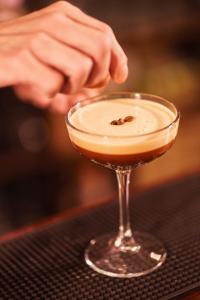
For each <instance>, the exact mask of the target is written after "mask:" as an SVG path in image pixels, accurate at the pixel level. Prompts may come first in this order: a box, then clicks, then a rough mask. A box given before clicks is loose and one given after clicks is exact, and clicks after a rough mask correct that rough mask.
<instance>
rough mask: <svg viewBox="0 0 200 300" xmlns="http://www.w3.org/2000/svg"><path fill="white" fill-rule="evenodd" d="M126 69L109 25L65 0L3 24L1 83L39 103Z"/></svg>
mask: <svg viewBox="0 0 200 300" xmlns="http://www.w3.org/2000/svg"><path fill="white" fill-rule="evenodd" d="M127 75H128V68H127V57H126V55H125V54H124V52H123V50H122V48H121V47H120V45H119V43H118V42H117V40H116V38H115V36H114V34H113V32H112V30H111V28H110V27H109V26H108V25H106V24H105V23H102V22H100V21H98V20H96V19H94V18H92V17H90V16H88V15H86V14H85V13H83V12H82V11H81V10H79V9H78V8H77V7H75V6H73V5H71V4H69V3H67V2H65V1H58V2H56V3H54V4H52V5H50V6H48V7H46V8H44V9H42V10H39V11H36V12H34V13H31V14H29V15H26V16H24V17H21V18H18V19H15V20H12V21H9V22H4V23H2V24H1V25H0V87H4V86H11V85H12V86H14V88H15V90H16V92H17V93H18V95H20V96H21V98H22V99H26V100H29V101H31V102H32V103H33V104H35V105H37V106H40V107H49V106H52V105H53V103H55V101H56V98H59V97H60V94H61V93H64V94H66V95H67V96H65V99H68V98H69V97H71V96H69V95H76V94H77V93H80V92H82V90H84V91H85V88H90V89H93V88H97V87H102V86H105V85H106V84H107V83H108V81H109V80H110V78H112V79H113V80H114V81H115V82H117V83H122V82H124V81H125V80H126V78H127ZM57 94H59V95H57ZM62 97H63V95H62ZM62 99H64V98H62Z"/></svg>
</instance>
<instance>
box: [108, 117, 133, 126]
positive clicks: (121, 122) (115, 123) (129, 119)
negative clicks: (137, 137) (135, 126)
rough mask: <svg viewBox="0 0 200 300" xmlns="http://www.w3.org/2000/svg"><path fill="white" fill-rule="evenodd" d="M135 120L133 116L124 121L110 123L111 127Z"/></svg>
mask: <svg viewBox="0 0 200 300" xmlns="http://www.w3.org/2000/svg"><path fill="white" fill-rule="evenodd" d="M134 119H135V118H134V117H133V116H126V117H125V118H124V119H122V118H119V119H118V120H113V121H112V122H110V124H111V125H122V124H124V123H126V122H132V121H133V120H134Z"/></svg>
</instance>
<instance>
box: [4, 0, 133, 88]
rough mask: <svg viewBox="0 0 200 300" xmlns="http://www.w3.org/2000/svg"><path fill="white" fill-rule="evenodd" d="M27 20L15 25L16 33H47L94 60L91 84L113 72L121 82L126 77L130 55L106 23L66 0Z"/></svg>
mask: <svg viewBox="0 0 200 300" xmlns="http://www.w3.org/2000/svg"><path fill="white" fill-rule="evenodd" d="M23 20H24V24H26V25H27V26H24V24H23V22H20V23H19V24H18V26H16V27H13V28H12V31H13V32H17V31H19V32H27V33H28V32H30V31H31V32H35V33H38V32H43V33H44V32H46V33H48V34H49V35H50V36H52V37H53V38H54V39H57V40H59V41H60V42H62V43H64V44H65V45H68V46H71V47H73V48H75V49H76V50H77V51H79V52H81V53H84V54H86V55H87V56H89V57H90V58H92V59H93V61H94V64H93V69H92V72H91V77H90V80H89V81H88V85H87V86H89V87H93V86H96V85H98V83H99V82H101V81H103V80H104V79H105V78H106V77H107V76H108V74H109V72H110V76H111V77H112V79H114V80H115V81H116V82H118V83H122V82H123V81H124V80H125V79H126V77H127V75H128V68H127V57H126V55H125V54H124V51H123V50H122V48H121V46H120V45H119V43H118V42H117V40H116V38H115V35H114V34H113V31H112V29H111V28H110V27H109V26H108V25H106V24H105V23H103V22H100V21H98V20H96V19H94V18H92V17H90V16H88V15H86V14H84V13H83V12H82V11H81V10H79V9H78V8H76V7H75V6H73V5H71V4H69V3H67V2H65V1H58V2H56V3H55V4H53V5H51V6H49V7H47V8H45V9H43V10H41V11H38V12H36V13H34V14H31V15H29V16H27V17H24V19H23ZM23 20H22V21H23ZM9 30H10V29H9Z"/></svg>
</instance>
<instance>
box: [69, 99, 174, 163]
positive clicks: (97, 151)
mask: <svg viewBox="0 0 200 300" xmlns="http://www.w3.org/2000/svg"><path fill="white" fill-rule="evenodd" d="M175 119H176V115H175V113H174V112H172V111H171V110H170V109H169V108H167V107H166V106H165V105H163V104H161V103H158V102H154V101H150V100H145V99H138V100H137V99H134V100H133V99H130V98H127V99H126V98H122V99H113V100H112V99H111V100H102V101H97V102H91V103H90V104H88V105H84V106H83V107H80V108H78V109H77V110H76V111H75V112H74V113H73V114H72V115H71V117H70V123H71V125H72V126H73V127H74V128H73V127H69V128H68V129H69V135H70V139H71V141H72V143H73V145H74V146H75V148H76V149H77V150H78V151H79V152H80V153H82V154H83V155H85V156H86V157H88V158H90V159H92V160H94V161H96V162H99V163H102V164H104V165H111V166H136V165H138V164H142V163H145V162H148V161H151V160H152V159H154V158H156V157H158V156H160V155H162V154H164V153H165V152H166V151H167V150H168V149H169V148H170V147H171V145H172V144H173V141H174V139H175V137H176V134H177V126H175V125H174V127H173V121H174V120H175ZM170 124H172V125H171V126H172V127H173V128H170V130H169V128H167V127H168V126H169V125H170ZM165 127H166V131H167V130H168V133H166V132H165V130H164V131H163V129H164V128H165Z"/></svg>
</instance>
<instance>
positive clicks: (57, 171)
mask: <svg viewBox="0 0 200 300" xmlns="http://www.w3.org/2000/svg"><path fill="white" fill-rule="evenodd" d="M51 2H53V1H45V0H43V1H39V0H32V1H31V0H27V1H23V0H0V21H3V20H8V19H12V18H16V17H17V16H20V15H23V14H26V13H28V12H30V11H33V10H35V9H39V8H41V7H44V6H45V5H47V4H49V3H51ZM70 2H71V3H72V4H75V5H77V6H79V7H80V8H81V9H83V10H84V11H85V12H86V13H88V14H91V15H92V16H94V17H97V18H99V19H101V20H102V21H104V22H107V23H108V24H109V25H111V26H112V28H113V30H114V32H115V34H116V36H117V38H118V39H119V41H120V43H121V45H122V46H123V48H124V49H125V51H126V53H127V55H128V58H129V69H130V75H129V78H128V80H127V82H126V83H125V84H124V85H121V86H117V85H115V84H113V83H111V84H110V85H109V87H108V88H107V91H117V90H119V91H120V90H127V91H137V92H145V93H151V94H157V95H159V96H161V97H164V98H167V99H169V100H171V101H173V102H174V103H175V104H176V105H177V106H178V108H179V109H180V111H181V124H180V129H179V134H178V138H177V141H176V143H175V145H174V146H173V148H172V149H171V150H170V151H169V152H168V153H167V154H165V155H164V156H163V157H161V158H159V159H158V160H156V161H154V162H152V163H150V164H147V165H145V166H143V167H142V168H140V169H138V170H136V171H135V173H134V175H133V177H134V180H133V182H132V185H131V191H133V190H134V188H135V189H144V188H146V187H147V186H148V187H149V186H152V185H155V184H158V183H161V182H165V181H166V180H169V179H171V178H175V177H178V176H180V175H183V174H187V172H191V171H192V170H197V169H198V168H199V169H200V138H199V132H200V84H199V75H200V0H190V1H188V0H176V1H163V0H134V1H131V0H130V1H129V0H126V1H123V0H101V1H98V0H77V1H70ZM0 122H1V126H0V168H1V171H0V235H2V234H4V233H6V232H8V231H10V230H13V229H17V228H20V227H23V226H24V225H29V224H32V223H34V222H38V221H40V220H42V219H43V218H45V217H48V216H51V215H54V214H55V213H58V212H62V211H66V210H69V209H70V208H72V207H80V206H86V205H91V204H94V203H100V202H103V201H105V199H106V198H109V197H112V195H113V193H115V192H116V181H115V176H114V174H113V172H111V171H110V170H106V169H105V168H102V167H99V166H97V165H94V164H93V163H90V162H89V161H87V160H86V159H84V158H83V157H80V156H79V155H78V153H77V152H75V151H74V150H73V149H72V147H71V145H70V142H69V139H68V135H67V131H66V127H65V122H64V116H62V115H57V114H55V113H51V112H49V111H46V110H40V109H37V108H35V107H33V106H31V105H30V104H24V103H22V102H20V101H19V100H18V99H17V98H16V96H15V94H14V93H13V91H12V89H1V90H0Z"/></svg>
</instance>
